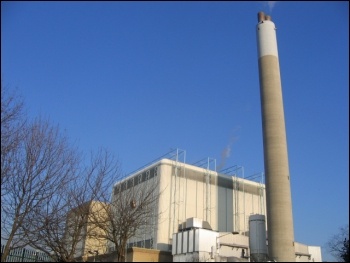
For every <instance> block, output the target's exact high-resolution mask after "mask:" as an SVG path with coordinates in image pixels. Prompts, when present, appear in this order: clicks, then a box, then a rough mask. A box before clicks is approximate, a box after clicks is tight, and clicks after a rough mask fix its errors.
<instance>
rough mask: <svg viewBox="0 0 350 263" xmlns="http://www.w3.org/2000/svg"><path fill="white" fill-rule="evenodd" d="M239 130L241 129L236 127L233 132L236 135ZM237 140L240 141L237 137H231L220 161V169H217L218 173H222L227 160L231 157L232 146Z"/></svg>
mask: <svg viewBox="0 0 350 263" xmlns="http://www.w3.org/2000/svg"><path fill="white" fill-rule="evenodd" d="M239 129H240V127H236V128H235V129H234V130H233V133H235V132H236V131H237V130H239ZM237 140H238V137H237V136H235V135H231V137H230V139H229V142H228V144H227V146H226V147H225V148H224V149H223V150H222V152H221V160H220V164H219V165H218V167H217V169H216V170H217V171H220V170H221V169H222V168H223V167H224V166H225V164H226V161H227V159H228V158H229V157H230V156H231V151H232V145H233V143H234V142H235V141H237Z"/></svg>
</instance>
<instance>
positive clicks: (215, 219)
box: [109, 150, 313, 262]
mask: <svg viewBox="0 0 350 263" xmlns="http://www.w3.org/2000/svg"><path fill="white" fill-rule="evenodd" d="M182 156H185V151H181V150H176V151H173V152H171V153H169V154H168V155H167V157H165V158H160V159H159V160H156V161H154V162H153V163H151V164H149V165H148V166H145V167H143V168H142V169H140V170H138V171H136V172H133V173H132V174H130V175H129V176H128V177H127V178H125V179H124V180H122V181H121V182H118V183H117V184H115V186H114V188H115V189H116V188H118V187H122V185H123V184H124V186H123V189H125V190H127V189H128V186H129V187H134V186H135V185H137V187H141V188H142V187H143V184H144V185H146V184H147V183H150V182H151V183H152V184H156V185H157V190H156V193H155V194H160V196H159V200H158V201H157V203H156V204H155V205H154V214H155V215H157V216H156V217H155V218H154V222H150V224H149V226H150V227H148V228H146V229H141V230H140V231H139V233H138V234H137V235H136V236H135V237H133V238H131V239H129V240H128V247H129V248H131V247H142V248H149V249H155V250H160V251H170V252H172V254H173V256H174V259H175V257H176V255H179V254H182V257H179V256H178V258H180V259H179V261H183V260H189V259H188V255H192V254H191V253H193V252H194V251H192V252H191V251H189V250H188V248H189V246H190V243H191V242H188V240H189V238H190V232H188V233H189V234H188V235H187V234H183V237H182V236H181V240H182V241H181V242H183V241H184V240H185V239H186V240H187V241H186V242H187V243H188V244H187V243H186V244H187V245H186V247H187V248H185V247H183V246H185V245H181V250H178V249H175V248H174V244H175V246H180V245H176V244H177V243H178V242H180V241H176V240H174V239H176V238H178V234H179V233H185V232H186V231H190V230H191V229H194V228H198V230H194V231H197V235H200V233H202V236H203V235H204V236H206V235H208V238H204V239H201V238H199V239H201V240H202V241H199V239H198V238H197V242H204V243H206V244H209V243H210V242H212V246H213V247H214V251H213V248H211V250H210V251H207V250H208V248H209V247H208V246H205V245H203V246H202V247H203V249H204V247H206V250H205V251H202V252H203V253H204V254H205V255H207V259H206V260H210V259H211V261H215V256H213V253H215V255H217V254H218V251H219V250H217V249H216V247H217V246H216V243H217V242H216V241H218V239H217V238H219V237H220V236H221V233H228V234H230V233H234V234H232V235H233V236H232V240H235V242H234V243H235V244H236V247H237V246H238V248H239V251H238V250H237V249H236V250H233V249H231V248H230V249H231V251H233V252H235V253H234V256H235V257H236V258H240V259H241V260H243V261H249V253H250V251H249V224H250V222H249V218H250V216H252V215H261V216H264V217H265V216H266V203H265V199H266V196H265V184H264V181H263V173H258V174H255V175H252V176H249V177H245V175H244V168H243V167H240V166H233V167H230V168H227V169H225V170H222V171H220V172H218V171H216V165H215V160H214V159H211V158H208V159H205V160H202V161H200V162H197V163H195V164H186V163H185V160H184V157H182ZM181 159H182V160H181ZM135 201H136V206H137V200H135ZM112 202H113V198H112ZM191 220H192V221H191ZM196 220H199V221H201V222H202V224H200V225H199V226H196V225H195V224H193V223H190V225H191V226H192V227H190V228H189V227H188V224H189V222H193V221H196ZM186 223H187V225H186ZM265 224H266V223H265V221H264V228H263V229H266V225H265ZM260 232H261V231H260ZM223 238H224V237H223ZM227 238H230V237H229V236H227V237H226V239H227ZM263 239H264V240H263V242H264V243H266V236H265V235H264V236H263ZM223 240H224V239H223ZM220 241H221V239H220ZM174 242H175V243H174ZM193 242H195V240H194V239H193ZM224 243H225V242H224ZM181 244H182V243H181ZM198 244H200V243H198ZM227 244H228V243H227V242H226V245H227ZM198 246H199V245H198ZM199 247H200V246H199ZM225 249H227V248H225V246H222V247H221V255H223V253H225ZM242 249H243V250H242ZM109 250H110V251H112V250H113V246H111V247H110V249H109ZM297 252H298V251H297ZM230 253H231V252H230ZM186 254H187V258H186V256H185V255H186ZM231 254H232V253H231ZM210 255H211V256H210ZM312 256H313V255H311V254H310V253H308V247H307V246H306V250H305V249H304V252H303V253H302V254H300V253H299V255H298V254H297V253H296V254H295V261H298V258H299V259H301V260H300V261H304V262H305V261H308V260H309V259H310V260H311V258H312ZM216 259H217V258H216ZM197 260H201V259H200V258H199V259H198V258H197ZM174 261H176V260H174Z"/></svg>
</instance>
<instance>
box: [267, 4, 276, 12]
mask: <svg viewBox="0 0 350 263" xmlns="http://www.w3.org/2000/svg"><path fill="white" fill-rule="evenodd" d="M276 3H277V1H267V5H268V7H269V10H270V13H272V9H273V8H274V7H275V5H276Z"/></svg>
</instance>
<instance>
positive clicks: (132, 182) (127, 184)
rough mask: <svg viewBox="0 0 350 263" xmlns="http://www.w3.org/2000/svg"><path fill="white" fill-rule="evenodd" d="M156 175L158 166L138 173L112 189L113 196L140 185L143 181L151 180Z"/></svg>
mask: <svg viewBox="0 0 350 263" xmlns="http://www.w3.org/2000/svg"><path fill="white" fill-rule="evenodd" d="M157 175H158V166H155V167H152V168H151V169H149V170H147V171H145V172H143V173H139V174H138V175H135V176H133V177H132V178H130V179H128V180H125V181H124V182H122V183H121V184H118V185H116V186H115V187H114V195H117V194H119V193H120V192H123V191H125V190H127V189H130V188H132V187H134V186H136V185H138V184H141V183H143V182H145V181H148V180H150V179H152V178H153V177H155V176H157Z"/></svg>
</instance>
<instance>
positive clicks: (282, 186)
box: [256, 12, 295, 262]
mask: <svg viewBox="0 0 350 263" xmlns="http://www.w3.org/2000/svg"><path fill="white" fill-rule="evenodd" d="M256 32H257V40H258V56H259V57H258V59H259V80H260V99H261V113H262V128H263V143H264V166H265V177H266V205H267V228H268V229H267V231H268V251H269V258H270V259H271V260H276V261H278V262H292V261H295V249H294V229H293V214H292V198H291V190H290V178H289V165H288V152H287V140H286V129H285V122H284V110H283V99H282V88H281V77H280V68H279V60H278V51H277V40H276V28H275V24H274V23H273V22H272V20H271V17H270V16H266V15H265V14H264V13H263V12H259V13H258V24H257V27H256Z"/></svg>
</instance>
